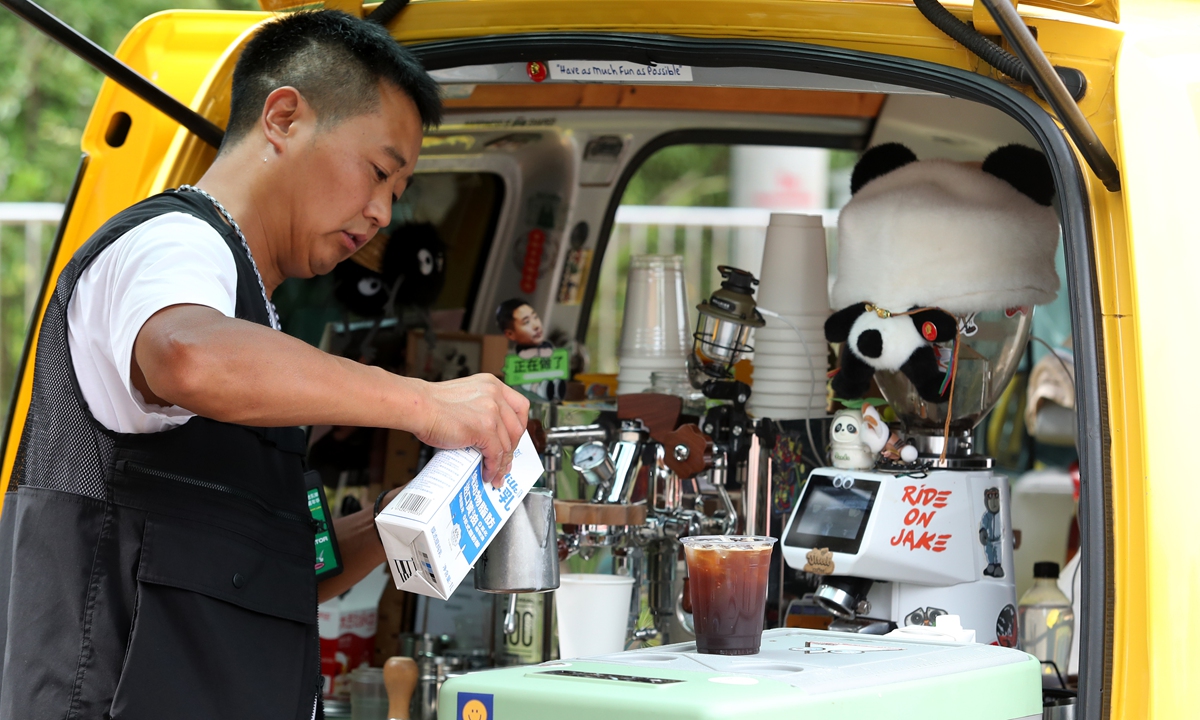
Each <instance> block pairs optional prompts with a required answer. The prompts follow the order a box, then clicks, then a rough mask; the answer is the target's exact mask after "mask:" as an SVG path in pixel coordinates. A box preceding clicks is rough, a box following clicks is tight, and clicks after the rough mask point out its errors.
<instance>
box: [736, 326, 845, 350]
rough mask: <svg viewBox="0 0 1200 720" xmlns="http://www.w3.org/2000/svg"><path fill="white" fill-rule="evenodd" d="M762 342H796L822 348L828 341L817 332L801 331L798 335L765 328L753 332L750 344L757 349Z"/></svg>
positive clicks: (787, 331)
mask: <svg viewBox="0 0 1200 720" xmlns="http://www.w3.org/2000/svg"><path fill="white" fill-rule="evenodd" d="M764 342H798V343H802V344H804V343H808V344H822V346H823V344H826V342H828V341H826V338H824V332H820V331H817V330H802V331H800V332H799V334H796V332H792V331H791V330H768V329H767V328H762V329H760V330H757V331H756V332H755V334H754V340H752V341H751V343H752V344H754V347H756V348H757V347H758V344H761V343H764Z"/></svg>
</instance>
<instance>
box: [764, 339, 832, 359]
mask: <svg viewBox="0 0 1200 720" xmlns="http://www.w3.org/2000/svg"><path fill="white" fill-rule="evenodd" d="M828 351H829V348H828V344H827V343H826V342H825V341H824V340H821V341H820V342H800V341H799V340H797V341H795V342H783V341H780V340H762V341H756V342H755V343H754V357H756V358H757V357H760V356H763V355H773V356H776V357H825V354H826V353H827V352H828Z"/></svg>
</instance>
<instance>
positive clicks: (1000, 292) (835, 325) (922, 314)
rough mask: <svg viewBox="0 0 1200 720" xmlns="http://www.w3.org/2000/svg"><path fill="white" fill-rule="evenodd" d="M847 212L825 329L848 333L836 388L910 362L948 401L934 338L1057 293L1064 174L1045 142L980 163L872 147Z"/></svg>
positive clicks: (856, 174) (833, 336)
mask: <svg viewBox="0 0 1200 720" xmlns="http://www.w3.org/2000/svg"><path fill="white" fill-rule="evenodd" d="M850 190H851V199H850V202H848V203H847V204H846V206H845V207H844V208H843V209H842V212H841V215H840V217H839V219H838V275H837V280H836V282H835V283H834V286H833V294H832V299H833V304H834V307H835V308H840V309H839V310H838V311H837V312H835V313H833V314H832V315H831V316H830V317H829V319H828V320H827V321H826V323H825V338H826V339H827V340H828V341H829V342H831V343H841V344H842V349H841V357H840V362H839V370H838V372H837V374H836V375H835V376H834V378H833V381H832V386H833V392H834V394H835V395H836V396H838V397H842V398H859V397H862V396H863V395H864V394H866V392H867V390H868V388H869V386H870V383H871V378H872V376H873V375H874V373H875V371H876V370H892V371H900V372H903V373H904V374H905V376H907V377H908V379H909V380H910V381H911V382H912V384H913V386H914V387H915V388H916V391H917V393H918V394H919V395H920V397H921V398H922V399H923V400H925V401H927V402H932V403H941V402H946V400H947V399H948V395H949V385H950V383H949V382H947V377H946V375H947V369H946V368H945V367H944V366H943V363H940V362H939V359H938V352H937V350H936V349H935V347H934V346H935V344H938V343H947V342H951V341H954V340H955V339H956V334H957V330H958V326H959V324H960V322H961V320H962V319H964V318H968V317H970V316H971V314H973V313H979V312H985V311H989V310H1006V309H1008V308H1015V307H1028V306H1032V305H1040V304H1044V303H1047V302H1050V301H1051V300H1053V299H1054V298H1055V296H1056V295H1057V293H1058V274H1057V273H1056V272H1055V270H1054V253H1055V250H1056V248H1057V246H1058V235H1059V230H1058V218H1057V216H1056V215H1055V213H1054V209H1053V208H1052V207H1051V201H1052V199H1053V196H1054V180H1053V177H1052V176H1051V173H1050V166H1049V164H1048V163H1047V162H1046V159H1045V157H1044V156H1043V155H1042V154H1041V153H1039V152H1037V151H1036V150H1033V149H1030V148H1027V147H1024V146H1021V145H1007V146H1005V147H1002V148H999V149H998V150H996V151H994V152H992V153H991V154H990V155H988V157H987V158H986V159H985V160H984V161H983V163H982V165H980V166H973V165H969V164H965V163H957V162H950V161H945V160H924V161H918V160H917V157H916V155H914V154H913V152H912V151H911V150H909V149H908V148H907V147H905V146H904V145H900V144H898V143H888V144H885V145H879V146H877V147H874V148H871V149H870V150H868V151H867V152H866V153H864V154H863V156H862V158H860V159H859V161H858V163H857V164H856V165H855V167H854V171H853V173H852V175H851V180H850Z"/></svg>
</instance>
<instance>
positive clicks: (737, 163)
mask: <svg viewBox="0 0 1200 720" xmlns="http://www.w3.org/2000/svg"><path fill="white" fill-rule="evenodd" d="M857 157H858V154H857V153H855V152H852V151H846V150H828V149H825V148H805V147H777V146H765V145H672V146H670V147H666V148H663V149H662V150H659V151H658V152H656V153H654V154H653V155H651V156H650V157H649V158H647V159H646V161H645V162H644V163H643V164H642V165H641V167H639V168H638V169H637V170H636V171H635V172H634V174H633V176H632V177H631V178H630V180H629V184H628V185H627V186H626V188H625V192H624V194H623V195H622V197H621V205H620V208H619V209H618V211H617V217H616V221H615V222H614V224H613V230H612V235H611V236H610V237H609V241H608V245H607V247H606V248H605V251H604V259H603V261H602V264H601V267H600V276H599V284H598V286H597V288H596V295H595V300H594V301H593V303H592V311H591V316H590V319H589V322H588V335H587V347H588V352H589V356H590V366H589V369H590V370H591V371H592V372H600V373H615V372H617V370H618V368H617V365H618V362H617V358H618V353H619V352H620V348H619V345H620V330H621V319H622V317H623V315H624V308H625V283H626V277H627V274H628V272H629V262H630V258H631V257H633V256H635V255H644V254H665V255H682V256H683V258H684V260H683V264H684V275H685V278H686V281H687V294H688V297H687V300H688V304H689V307H690V309H691V317H690V322H689V332H691V329H692V328H693V327H694V325H695V321H696V312H695V306H696V305H697V304H698V303H699V302H700V301H701V300H702V299H704V298H707V297H708V295H709V294H710V293H711V292H712V291H713V290H714V289H716V288H717V287H719V286H720V273H718V271H717V267H718V266H720V265H733V266H735V267H738V268H741V269H743V270H748V271H750V272H752V273H754V275H755V276H758V275H759V273H760V271H761V266H762V250H763V240H764V238H765V235H766V227H767V222H768V221H769V219H770V213H771V212H772V211H775V212H800V213H820V214H823V215H824V216H825V218H826V226H827V235H828V236H829V242H830V248H829V250H830V264H831V265H833V263H834V254H833V253H834V251H835V248H834V247H833V241H834V235H835V231H836V228H834V227H831V226H832V225H835V224H836V216H837V213H836V211H837V209H838V208H840V207H841V206H842V205H844V204H845V203H846V201H847V200H849V198H850V171H851V169H852V168H853V166H854V161H855V160H856V159H857Z"/></svg>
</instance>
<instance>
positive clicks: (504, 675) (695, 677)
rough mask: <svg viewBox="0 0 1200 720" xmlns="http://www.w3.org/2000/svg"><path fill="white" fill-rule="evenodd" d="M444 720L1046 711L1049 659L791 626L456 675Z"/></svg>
mask: <svg viewBox="0 0 1200 720" xmlns="http://www.w3.org/2000/svg"><path fill="white" fill-rule="evenodd" d="M438 705H439V707H438V720H633V719H634V718H654V719H655V720H685V719H686V720H776V719H777V718H778V719H779V720H784V719H785V718H786V719H787V720H792V719H793V718H821V719H822V720H824V719H826V718H828V719H829V720H881V719H883V718H886V719H887V720H961V719H962V718H972V719H973V720H1039V719H1040V718H1041V717H1042V681H1041V672H1040V666H1039V665H1038V661H1037V660H1036V659H1034V658H1033V657H1032V656H1030V655H1026V654H1025V653H1023V652H1020V651H1018V650H1013V649H1010V648H1002V647H999V646H993V645H980V644H974V643H948V642H933V641H915V640H910V639H907V638H905V639H897V638H891V637H878V636H871V635H860V634H851V633H838V632H822V631H819V630H797V629H788V628H781V629H778V630H768V631H766V632H764V633H763V642H762V652H760V653H759V654H757V655H749V656H742V657H727V656H721V655H700V654H698V653H697V652H696V646H695V644H694V643H686V644H680V645H667V646H664V647H658V648H650V649H646V650H634V651H630V652H623V653H618V654H615V655H605V656H602V657H595V658H587V659H579V660H563V661H554V662H548V663H544V664H541V665H531V666H526V667H513V668H503V669H497V670H484V671H479V672H474V673H470V674H468V675H464V676H462V677H458V678H453V679H450V680H447V681H446V683H445V684H444V685H443V686H442V691H441V694H440V696H439V703H438Z"/></svg>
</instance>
